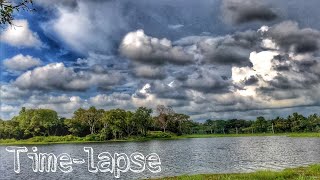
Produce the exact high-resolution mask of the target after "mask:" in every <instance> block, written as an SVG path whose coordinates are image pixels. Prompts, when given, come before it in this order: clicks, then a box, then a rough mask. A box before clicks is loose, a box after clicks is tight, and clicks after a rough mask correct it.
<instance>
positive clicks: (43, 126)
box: [13, 108, 59, 137]
mask: <svg viewBox="0 0 320 180" xmlns="http://www.w3.org/2000/svg"><path fill="white" fill-rule="evenodd" d="M13 119H14V120H15V121H17V122H19V127H20V129H21V130H23V131H24V135H25V136H27V137H28V136H39V135H50V134H51V133H52V132H54V127H55V126H57V124H59V118H58V114H57V112H56V111H53V110H51V109H26V108H22V110H21V111H20V112H19V115H18V116H16V117H14V118H13Z"/></svg>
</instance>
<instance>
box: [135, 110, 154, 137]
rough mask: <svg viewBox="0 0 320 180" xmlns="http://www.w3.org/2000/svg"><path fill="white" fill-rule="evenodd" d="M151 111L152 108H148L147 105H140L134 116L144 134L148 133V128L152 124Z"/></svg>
mask: <svg viewBox="0 0 320 180" xmlns="http://www.w3.org/2000/svg"><path fill="white" fill-rule="evenodd" d="M151 113H152V109H148V108H146V107H139V108H138V109H137V110H136V112H135V113H134V115H133V117H132V119H133V121H134V122H135V123H136V125H137V127H138V129H139V131H140V133H141V134H142V135H144V136H146V135H147V131H148V128H149V127H150V126H151V124H152V116H151Z"/></svg>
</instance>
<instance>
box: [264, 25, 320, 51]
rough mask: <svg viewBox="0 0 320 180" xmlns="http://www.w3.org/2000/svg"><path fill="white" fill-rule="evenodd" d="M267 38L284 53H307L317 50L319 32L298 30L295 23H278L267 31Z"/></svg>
mask: <svg viewBox="0 0 320 180" xmlns="http://www.w3.org/2000/svg"><path fill="white" fill-rule="evenodd" d="M267 36H270V37H271V38H272V40H274V41H275V42H276V43H277V44H278V45H279V46H280V47H281V48H283V49H284V50H286V51H289V50H292V51H293V52H295V53H309V52H316V51H318V50H319V44H320V32H319V31H318V30H315V29H311V28H304V29H300V28H299V25H298V23H297V22H293V21H284V22H282V23H279V24H277V25H275V26H273V27H271V28H270V29H269V30H268V32H267Z"/></svg>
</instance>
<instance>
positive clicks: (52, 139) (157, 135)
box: [0, 131, 320, 145]
mask: <svg viewBox="0 0 320 180" xmlns="http://www.w3.org/2000/svg"><path fill="white" fill-rule="evenodd" d="M249 136H288V137H320V133H279V134H272V133H260V134H186V135H181V136H177V135H175V134H173V133H170V132H166V133H164V132H161V131H151V132H149V133H148V135H147V136H146V137H141V136H131V137H127V138H123V139H113V140H108V141H99V139H97V138H96V137H94V136H92V135H88V136H87V137H76V136H72V135H67V136H47V137H45V136H36V137H32V138H30V139H24V140H16V139H0V145H24V144H25V145H28V144H30V145H31V144H72V143H97V142H99V143H103V142H135V141H149V140H155V139H157V140H175V139H187V138H219V137H249Z"/></svg>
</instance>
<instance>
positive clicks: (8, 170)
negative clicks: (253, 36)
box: [0, 136, 320, 180]
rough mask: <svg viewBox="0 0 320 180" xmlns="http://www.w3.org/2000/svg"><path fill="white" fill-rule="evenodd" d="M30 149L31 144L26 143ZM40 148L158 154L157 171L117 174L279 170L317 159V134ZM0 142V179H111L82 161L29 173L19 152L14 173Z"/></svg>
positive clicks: (45, 148)
mask: <svg viewBox="0 0 320 180" xmlns="http://www.w3.org/2000/svg"><path fill="white" fill-rule="evenodd" d="M25 147H27V148H28V150H29V152H31V149H32V147H33V146H25ZM36 147H37V148H38V151H39V152H46V153H54V154H56V155H58V154H61V153H68V154H70V156H71V157H72V158H83V159H85V160H87V154H86V152H84V150H83V148H84V147H92V148H93V150H94V155H95V156H94V157H95V158H96V159H95V160H96V161H97V155H98V154H99V153H101V152H109V153H111V154H112V155H113V154H114V153H126V154H128V155H130V154H131V153H134V152H140V153H142V154H144V155H147V154H150V153H157V154H158V155H159V157H160V159H161V168H162V170H161V172H160V173H157V174H153V173H151V172H150V171H147V170H145V171H144V172H143V173H139V174H137V173H133V172H131V171H128V172H126V173H122V174H121V176H120V179H139V178H149V177H164V176H175V175H181V174H199V173H235V172H252V171H256V170H261V169H273V170H281V169H284V168H287V167H297V166H303V165H308V164H313V163H320V138H289V137H277V136H273V137H225V138H197V139H181V140H167V141H165V140H153V141H147V142H113V143H95V144H91V143H90V144H60V145H36ZM5 148H6V146H0V179H28V180H31V179H51V180H53V179H78V180H80V179H86V180H88V179H92V180H93V179H113V178H114V175H113V174H111V173H102V172H98V173H90V172H88V169H87V165H86V164H76V165H73V171H72V172H71V173H62V172H61V171H57V172H54V173H53V172H49V173H48V172H33V171H32V167H31V166H32V161H31V159H29V158H28V157H27V155H26V154H22V155H20V156H21V159H20V162H21V172H20V173H19V174H17V173H15V172H14V167H13V166H14V163H13V162H14V160H13V158H14V156H13V153H10V152H7V151H6V149H5Z"/></svg>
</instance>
